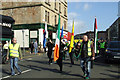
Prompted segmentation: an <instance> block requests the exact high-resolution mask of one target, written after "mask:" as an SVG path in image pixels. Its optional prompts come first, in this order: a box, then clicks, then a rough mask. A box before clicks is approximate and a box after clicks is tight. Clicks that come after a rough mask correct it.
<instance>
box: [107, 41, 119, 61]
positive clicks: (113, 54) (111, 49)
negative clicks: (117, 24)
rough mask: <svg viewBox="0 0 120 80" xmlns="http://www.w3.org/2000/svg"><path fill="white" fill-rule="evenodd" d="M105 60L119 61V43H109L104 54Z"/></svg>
mask: <svg viewBox="0 0 120 80" xmlns="http://www.w3.org/2000/svg"><path fill="white" fill-rule="evenodd" d="M105 60H106V61H107V62H109V61H111V60H117V61H119V60H120V41H110V42H109V43H108V47H107V49H106V53H105Z"/></svg>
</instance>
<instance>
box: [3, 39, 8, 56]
mask: <svg viewBox="0 0 120 80" xmlns="http://www.w3.org/2000/svg"><path fill="white" fill-rule="evenodd" d="M8 47H9V46H8V41H6V42H5V44H4V46H3V52H5V53H6V54H7V51H8Z"/></svg>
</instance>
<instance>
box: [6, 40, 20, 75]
mask: <svg viewBox="0 0 120 80" xmlns="http://www.w3.org/2000/svg"><path fill="white" fill-rule="evenodd" d="M12 42H13V43H12V44H10V45H9V49H8V53H7V60H8V59H9V58H10V67H11V72H12V73H11V75H12V76H14V75H15V71H14V66H15V67H16V69H17V70H18V74H21V70H20V68H19V66H18V58H20V59H22V53H21V49H20V45H19V44H18V43H17V40H16V38H13V40H12Z"/></svg>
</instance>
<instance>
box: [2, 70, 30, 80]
mask: <svg viewBox="0 0 120 80" xmlns="http://www.w3.org/2000/svg"><path fill="white" fill-rule="evenodd" d="M29 71H31V69H28V70H25V71H22V73H26V72H29ZM16 75H18V74H15V76H16ZM9 77H11V75H9V76H5V77H2V78H0V80H1V79H6V78H9Z"/></svg>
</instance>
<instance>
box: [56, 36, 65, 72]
mask: <svg viewBox="0 0 120 80" xmlns="http://www.w3.org/2000/svg"><path fill="white" fill-rule="evenodd" d="M64 47H65V42H64V41H63V38H60V50H59V58H58V60H57V64H58V65H59V67H60V72H61V73H62V67H63V63H62V60H63V54H64Z"/></svg>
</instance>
